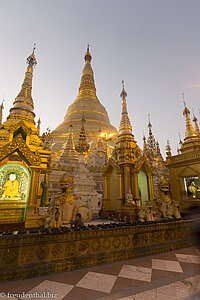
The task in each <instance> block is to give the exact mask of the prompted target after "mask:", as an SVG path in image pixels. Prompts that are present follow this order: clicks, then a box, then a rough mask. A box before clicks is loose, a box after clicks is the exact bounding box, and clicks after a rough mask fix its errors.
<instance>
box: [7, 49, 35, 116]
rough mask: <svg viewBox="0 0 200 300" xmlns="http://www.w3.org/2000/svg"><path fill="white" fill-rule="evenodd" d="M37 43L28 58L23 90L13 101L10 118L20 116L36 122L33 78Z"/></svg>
mask: <svg viewBox="0 0 200 300" xmlns="http://www.w3.org/2000/svg"><path fill="white" fill-rule="evenodd" d="M34 51H35V44H34V47H33V52H32V54H31V55H30V56H29V57H28V58H27V64H28V66H27V70H26V73H25V78H24V82H23V84H22V87H21V90H20V92H19V94H18V95H17V97H16V98H15V101H14V103H13V107H12V108H11V109H10V115H9V117H8V118H11V117H18V118H23V119H29V120H30V119H31V121H33V122H34V118H35V114H34V112H33V109H34V104H33V99H32V95H31V91H32V78H33V68H34V67H35V65H36V64H37V61H36V58H35V54H34Z"/></svg>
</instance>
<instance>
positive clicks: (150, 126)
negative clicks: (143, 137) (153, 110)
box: [148, 114, 152, 133]
mask: <svg viewBox="0 0 200 300" xmlns="http://www.w3.org/2000/svg"><path fill="white" fill-rule="evenodd" d="M148 119H149V124H148V127H149V133H151V128H152V124H151V120H150V114H148Z"/></svg>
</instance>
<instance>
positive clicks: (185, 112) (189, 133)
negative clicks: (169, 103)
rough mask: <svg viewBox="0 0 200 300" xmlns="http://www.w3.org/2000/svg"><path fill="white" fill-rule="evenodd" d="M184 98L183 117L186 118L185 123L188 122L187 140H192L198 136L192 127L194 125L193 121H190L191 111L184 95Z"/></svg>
mask: <svg viewBox="0 0 200 300" xmlns="http://www.w3.org/2000/svg"><path fill="white" fill-rule="evenodd" d="M182 96H183V104H184V110H183V115H184V116H185V122H186V130H185V138H191V137H194V136H196V134H195V132H194V129H193V127H192V123H191V120H190V111H189V109H188V108H187V106H186V103H185V99H184V94H183V93H182Z"/></svg>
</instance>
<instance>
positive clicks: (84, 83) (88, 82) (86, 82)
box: [79, 44, 96, 97]
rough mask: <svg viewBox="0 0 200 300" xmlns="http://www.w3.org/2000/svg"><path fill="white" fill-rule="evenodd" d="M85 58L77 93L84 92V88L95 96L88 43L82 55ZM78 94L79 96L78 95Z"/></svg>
mask: <svg viewBox="0 0 200 300" xmlns="http://www.w3.org/2000/svg"><path fill="white" fill-rule="evenodd" d="M84 59H85V66H84V68H83V71H82V76H81V83H80V86H79V93H80V94H81V93H84V92H85V90H86V91H88V90H90V92H92V93H94V94H95V97H96V88H95V83H94V73H93V70H92V67H91V60H92V56H91V54H90V48H89V44H88V46H87V52H86V53H85V56H84ZM80 94H79V96H80Z"/></svg>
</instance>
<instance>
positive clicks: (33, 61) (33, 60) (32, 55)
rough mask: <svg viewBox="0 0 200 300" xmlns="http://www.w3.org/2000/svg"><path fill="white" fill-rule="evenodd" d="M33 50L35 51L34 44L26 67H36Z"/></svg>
mask: <svg viewBox="0 0 200 300" xmlns="http://www.w3.org/2000/svg"><path fill="white" fill-rule="evenodd" d="M35 49H36V44H34V45H33V52H32V54H31V55H30V56H29V57H28V58H27V60H26V63H27V65H30V64H31V65H32V66H33V67H35V66H36V65H37V61H36V58H35V53H34V52H35Z"/></svg>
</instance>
